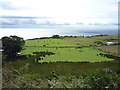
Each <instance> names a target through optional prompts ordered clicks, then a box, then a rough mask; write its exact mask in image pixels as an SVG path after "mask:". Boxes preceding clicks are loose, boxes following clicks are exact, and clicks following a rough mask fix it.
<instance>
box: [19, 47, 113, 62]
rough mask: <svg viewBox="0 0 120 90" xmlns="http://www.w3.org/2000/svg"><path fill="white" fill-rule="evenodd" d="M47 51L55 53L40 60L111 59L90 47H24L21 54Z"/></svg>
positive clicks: (93, 60)
mask: <svg viewBox="0 0 120 90" xmlns="http://www.w3.org/2000/svg"><path fill="white" fill-rule="evenodd" d="M41 51H49V52H53V53H55V55H47V56H45V57H42V58H43V60H39V62H40V63H42V62H102V61H111V60H113V59H109V58H106V57H101V56H100V55H97V54H99V53H102V52H100V51H98V50H94V49H92V48H39V47H26V50H23V51H22V52H21V54H22V55H27V54H32V53H33V52H41Z"/></svg>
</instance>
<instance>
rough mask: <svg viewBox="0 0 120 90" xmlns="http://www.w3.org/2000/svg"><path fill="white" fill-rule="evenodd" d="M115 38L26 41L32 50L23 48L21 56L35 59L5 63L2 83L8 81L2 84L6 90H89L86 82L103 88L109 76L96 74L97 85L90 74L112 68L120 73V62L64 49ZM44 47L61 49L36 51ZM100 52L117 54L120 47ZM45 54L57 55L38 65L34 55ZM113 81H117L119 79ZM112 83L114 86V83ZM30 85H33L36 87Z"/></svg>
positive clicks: (83, 50)
mask: <svg viewBox="0 0 120 90" xmlns="http://www.w3.org/2000/svg"><path fill="white" fill-rule="evenodd" d="M113 38H114V39H116V38H117V36H95V37H91V38H84V37H65V38H63V39H37V40H27V41H26V44H25V45H26V46H33V47H24V50H22V51H21V55H28V54H31V55H32V56H29V57H27V58H23V57H19V58H16V59H15V60H11V61H10V60H9V62H6V63H4V62H3V75H4V77H3V79H4V80H5V81H4V80H3V87H17V86H19V87H22V88H23V87H32V88H37V87H51V88H53V86H54V85H56V87H58V88H60V87H67V88H68V87H72V88H74V87H78V86H79V87H87V86H86V82H84V81H87V82H89V83H90V84H93V87H94V86H95V85H97V84H98V83H99V80H100V86H101V84H103V83H104V82H105V83H106V81H104V82H103V80H106V79H104V78H106V76H104V73H103V74H102V76H100V75H99V73H98V74H97V75H98V77H97V78H96V79H95V80H98V82H94V81H92V80H93V77H94V76H92V75H91V77H90V75H89V74H90V73H91V72H95V73H96V71H97V70H98V69H100V70H101V69H105V68H109V69H111V70H113V71H115V72H117V73H120V70H119V68H118V66H119V64H120V61H119V60H117V58H107V57H104V56H100V55H98V54H99V53H103V54H106V53H104V52H102V51H99V50H95V49H93V48H90V47H89V48H85V47H84V48H65V47H64V46H78V45H77V44H78V43H79V44H80V45H84V46H89V45H94V42H95V41H102V42H107V41H106V39H113ZM43 45H46V46H55V47H56V46H57V47H59V48H48V47H34V46H43ZM60 47H62V48H60ZM115 47H116V49H115ZM98 48H101V49H103V50H109V52H115V53H116V51H117V46H99V47H98ZM107 48H109V49H107ZM44 51H48V52H53V53H55V55H47V56H45V57H42V58H43V60H39V63H37V62H35V55H34V54H33V52H44ZM52 72H55V74H56V75H57V76H58V79H54V77H50V75H51V73H52ZM80 75H83V76H85V77H84V78H86V79H84V78H82V79H80ZM87 75H88V76H87ZM110 75H111V73H110ZM86 76H87V77H86ZM95 76H96V75H95ZM99 76H100V77H99ZM114 76H115V75H114ZM114 76H113V77H112V79H114ZM116 76H117V74H116ZM103 77H104V78H103ZM117 78H118V77H117ZM51 79H52V80H51ZM107 80H111V78H108V79H107ZM114 80H115V81H116V80H117V79H114ZM111 81H112V82H113V80H111ZM83 82H84V83H83ZM26 83H27V84H26ZM30 84H32V85H33V86H32V85H30ZM63 84H64V86H63ZM78 84H79V85H78ZM83 84H84V85H83ZM94 84H95V85H94ZM113 84H114V82H113ZM12 85H13V86H12ZM110 85H111V84H110Z"/></svg>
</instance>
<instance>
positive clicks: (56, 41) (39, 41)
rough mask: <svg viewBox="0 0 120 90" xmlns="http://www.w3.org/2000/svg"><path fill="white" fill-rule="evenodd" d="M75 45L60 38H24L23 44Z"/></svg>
mask: <svg viewBox="0 0 120 90" xmlns="http://www.w3.org/2000/svg"><path fill="white" fill-rule="evenodd" d="M44 45H45V46H77V45H74V44H71V43H68V42H65V41H63V40H60V39H37V40H26V43H25V46H44Z"/></svg>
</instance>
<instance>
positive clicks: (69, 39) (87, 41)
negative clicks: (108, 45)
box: [62, 35, 118, 46]
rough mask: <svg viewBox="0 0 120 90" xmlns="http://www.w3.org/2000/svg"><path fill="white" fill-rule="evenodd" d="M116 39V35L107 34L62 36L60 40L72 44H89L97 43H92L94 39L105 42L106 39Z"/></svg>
mask: <svg viewBox="0 0 120 90" xmlns="http://www.w3.org/2000/svg"><path fill="white" fill-rule="evenodd" d="M111 39H112V40H111ZM116 39H118V36H117V35H109V36H94V37H64V38H63V39H62V40H64V41H67V42H69V43H73V44H79V45H83V46H89V45H97V44H95V43H94V42H95V41H101V42H103V43H105V42H107V40H109V41H113V42H118V40H116ZM97 46H99V45H97Z"/></svg>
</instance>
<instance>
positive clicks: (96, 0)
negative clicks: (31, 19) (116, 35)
mask: <svg viewBox="0 0 120 90" xmlns="http://www.w3.org/2000/svg"><path fill="white" fill-rule="evenodd" d="M0 2H1V3H2V2H4V3H3V4H5V3H6V5H9V4H10V5H11V7H14V8H16V10H12V9H11V10H10V9H4V8H3V9H0V12H1V13H2V16H36V17H53V18H52V19H48V20H40V19H36V22H37V23H38V24H39V23H46V22H47V23H48V22H51V23H54V24H55V23H58V24H64V23H70V24H76V23H79V22H82V23H84V24H89V23H92V24H93V23H101V24H109V23H117V18H118V17H117V13H118V11H117V7H118V0H1V1H0ZM6 7H7V6H6ZM18 7H19V9H17V8H18Z"/></svg>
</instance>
